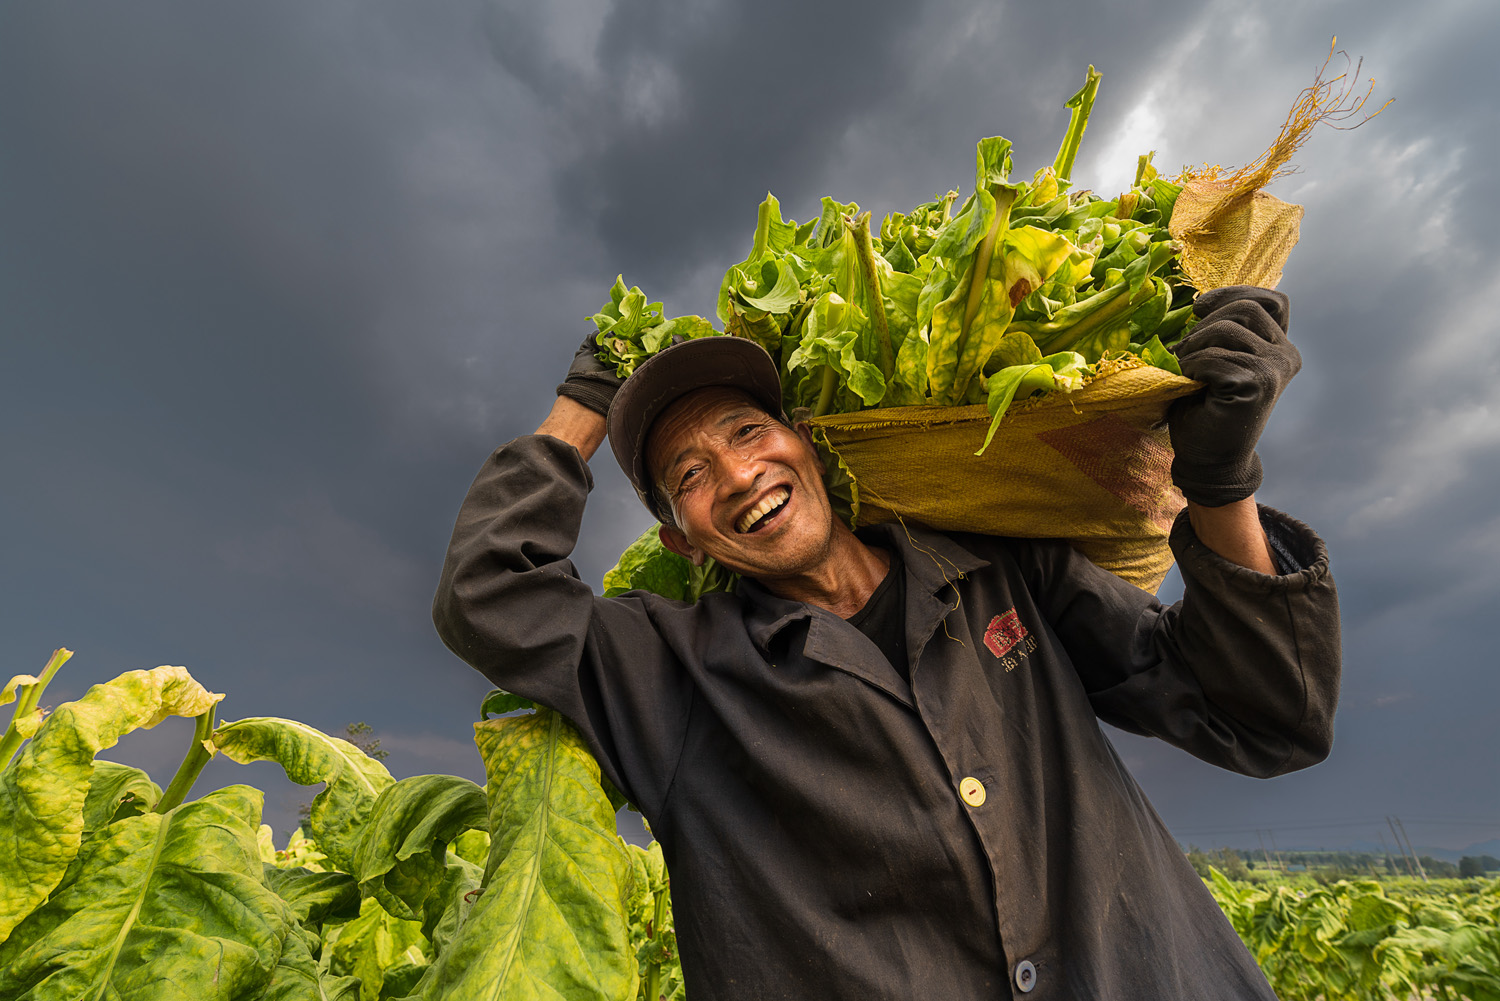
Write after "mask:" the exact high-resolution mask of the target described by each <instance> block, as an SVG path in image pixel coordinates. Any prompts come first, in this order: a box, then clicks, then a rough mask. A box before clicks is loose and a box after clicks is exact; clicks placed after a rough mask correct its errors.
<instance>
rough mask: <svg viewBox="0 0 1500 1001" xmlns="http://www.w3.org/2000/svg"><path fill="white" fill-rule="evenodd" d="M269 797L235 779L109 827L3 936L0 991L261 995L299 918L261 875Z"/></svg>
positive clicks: (162, 998)
mask: <svg viewBox="0 0 1500 1001" xmlns="http://www.w3.org/2000/svg"><path fill="white" fill-rule="evenodd" d="M261 798H262V794H261V792H260V791H259V790H257V789H251V788H250V787H248V786H229V787H228V788H225V789H220V790H219V791H218V792H213V793H210V794H208V795H207V796H204V797H203V798H202V799H200V800H197V801H196V802H193V803H188V804H185V805H183V806H180V807H177V808H176V809H174V810H171V811H169V812H167V813H164V814H156V813H151V814H145V815H143V816H139V817H129V818H126V819H125V820H121V821H119V822H117V823H115V824H113V825H111V826H110V827H109V828H108V829H106V830H105V831H103V832H101V833H100V836H98V837H96V838H95V839H94V840H92V841H90V842H89V843H88V844H87V845H85V846H84V848H83V850H82V852H81V853H80V855H79V859H78V864H77V865H76V866H75V868H74V869H73V870H70V875H73V876H74V878H73V879H72V881H71V882H70V883H69V884H68V885H66V886H64V887H62V888H60V889H59V890H57V891H56V892H55V893H53V894H52V896H51V897H50V898H49V899H48V900H47V903H46V904H44V905H43V906H42V907H41V908H39V909H38V910H37V911H36V912H35V913H34V914H32V915H31V916H30V917H29V918H27V919H26V920H25V921H24V922H22V923H21V925H20V926H18V927H17V928H16V929H15V931H14V933H13V934H12V935H11V936H10V938H9V939H7V940H6V941H5V942H4V943H3V944H0V997H4V998H8V999H16V1001H23V999H24V1001H44V999H52V998H56V999H63V998H69V999H71V998H109V999H118V1001H219V999H222V1001H230V999H236V998H246V997H255V996H256V995H257V993H258V992H259V991H260V989H261V988H262V987H263V986H264V985H266V984H267V983H268V982H269V981H270V980H271V976H272V971H273V970H274V969H275V967H276V965H277V961H278V958H279V957H280V956H281V954H282V952H283V940H284V939H285V938H286V937H287V933H288V930H289V929H290V928H291V927H292V926H291V923H290V921H291V916H290V914H289V913H288V910H287V907H286V905H285V904H284V903H283V902H282V900H281V898H279V897H278V896H276V894H274V893H272V892H271V891H270V890H269V889H267V888H266V886H265V884H264V883H263V882H262V881H261V861H260V856H259V853H258V852H257V850H256V845H255V831H256V827H257V825H258V824H259V823H260V809H261Z"/></svg>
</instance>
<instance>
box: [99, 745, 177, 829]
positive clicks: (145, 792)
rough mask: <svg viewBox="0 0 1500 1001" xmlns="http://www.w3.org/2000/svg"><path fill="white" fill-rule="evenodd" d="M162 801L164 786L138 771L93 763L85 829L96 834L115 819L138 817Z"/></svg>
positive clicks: (125, 766) (107, 763) (102, 762)
mask: <svg viewBox="0 0 1500 1001" xmlns="http://www.w3.org/2000/svg"><path fill="white" fill-rule="evenodd" d="M159 799H161V786H159V785H157V784H156V783H155V782H152V781H151V776H149V775H147V774H146V773H145V772H143V771H141V770H140V769H139V768H131V767H130V766H129V765H121V764H117V763H115V762H113V761H103V760H95V761H94V777H93V781H91V782H90V783H89V792H88V796H86V797H85V798H84V801H83V830H84V833H85V834H88V833H90V832H93V831H97V830H98V829H99V828H101V827H104V826H106V825H108V824H110V823H111V822H113V821H115V820H120V819H123V818H125V817H137V816H140V815H141V814H143V813H145V812H146V811H147V810H149V809H151V808H152V807H153V806H155V805H156V801H157V800H159Z"/></svg>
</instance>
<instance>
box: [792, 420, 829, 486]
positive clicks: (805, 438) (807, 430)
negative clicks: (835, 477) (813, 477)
mask: <svg viewBox="0 0 1500 1001" xmlns="http://www.w3.org/2000/svg"><path fill="white" fill-rule="evenodd" d="M792 430H794V431H796V432H797V437H798V438H801V439H802V442H803V444H805V445H806V446H807V447H808V449H809V450H810V451H811V452H812V454H813V458H814V459H815V460H817V463H818V468H819V469H821V470H823V475H824V476H827V475H828V467H827V466H825V465H824V464H823V454H822V453H821V452H819V451H818V443H817V442H815V441H813V431H812V425H811V424H809V423H807V421H798V422H797V423H796V424H793V425H792Z"/></svg>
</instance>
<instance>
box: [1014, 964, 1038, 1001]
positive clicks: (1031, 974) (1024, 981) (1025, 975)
mask: <svg viewBox="0 0 1500 1001" xmlns="http://www.w3.org/2000/svg"><path fill="white" fill-rule="evenodd" d="M1035 986H1036V967H1035V966H1033V965H1032V963H1031V960H1029V959H1023V960H1021V961H1020V962H1019V963H1017V964H1016V988H1017V989H1018V990H1019V991H1020V992H1021V993H1022V994H1030V993H1031V989H1032V988H1033V987H1035Z"/></svg>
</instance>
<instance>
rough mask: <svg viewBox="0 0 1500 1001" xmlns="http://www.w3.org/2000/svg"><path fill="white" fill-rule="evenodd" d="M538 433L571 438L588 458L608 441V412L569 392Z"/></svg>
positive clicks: (568, 441)
mask: <svg viewBox="0 0 1500 1001" xmlns="http://www.w3.org/2000/svg"><path fill="white" fill-rule="evenodd" d="M536 433H537V434H545V435H550V436H551V437H553V438H559V439H561V440H563V441H565V442H567V443H568V444H569V445H572V446H573V447H574V448H576V449H578V454H579V455H581V456H583V461H584V462H588V461H589V460H590V459H592V458H593V457H594V453H595V452H597V451H599V446H600V445H601V444H602V443H603V442H604V415H602V414H600V413H599V412H598V411H595V410H591V409H589V408H588V407H586V406H584V405H583V404H581V403H578V402H576V401H574V400H571V399H569V398H568V397H566V396H559V397H558V398H557V401H556V402H555V403H553V404H552V412H551V413H550V414H548V415H547V419H546V420H544V421H542V424H541V426H540V427H538V428H537V429H536Z"/></svg>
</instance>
